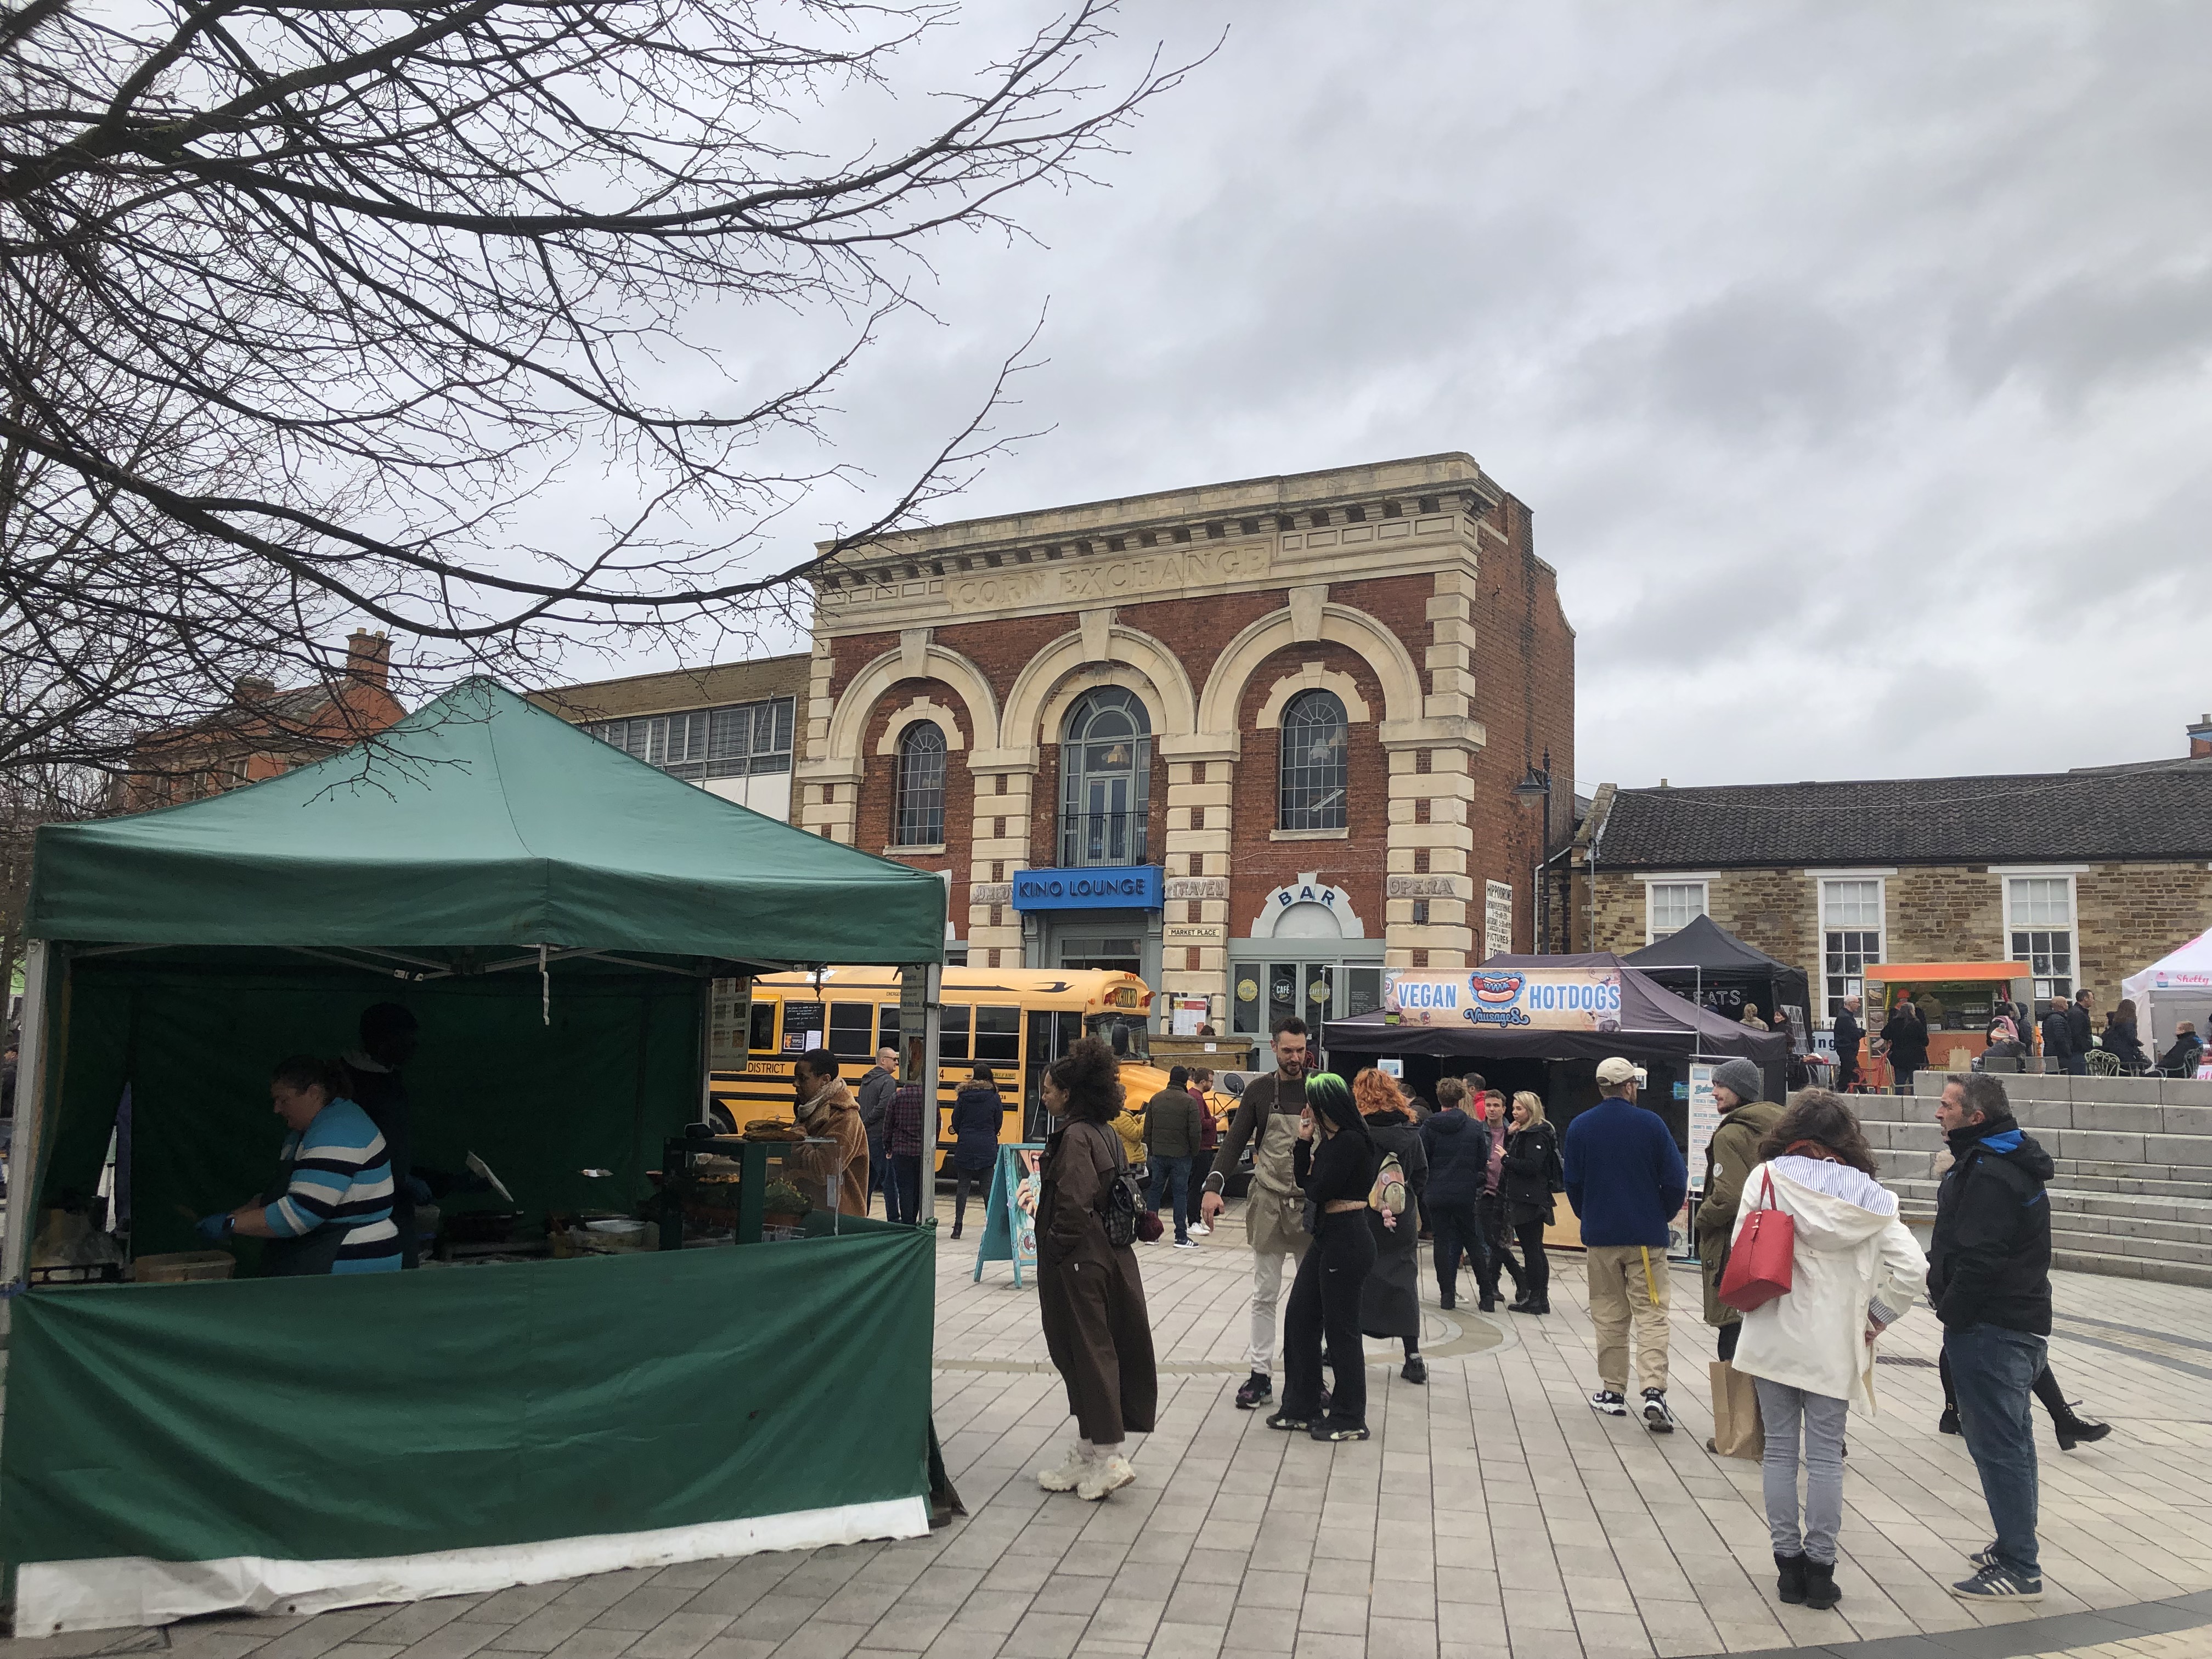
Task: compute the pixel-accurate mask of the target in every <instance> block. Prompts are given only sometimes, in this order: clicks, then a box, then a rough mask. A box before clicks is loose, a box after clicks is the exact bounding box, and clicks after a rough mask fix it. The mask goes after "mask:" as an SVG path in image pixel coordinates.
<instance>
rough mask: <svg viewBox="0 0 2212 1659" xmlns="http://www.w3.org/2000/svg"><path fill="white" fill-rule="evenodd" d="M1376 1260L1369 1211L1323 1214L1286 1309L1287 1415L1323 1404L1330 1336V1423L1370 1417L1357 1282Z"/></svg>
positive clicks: (1299, 1415) (1308, 1414)
mask: <svg viewBox="0 0 2212 1659" xmlns="http://www.w3.org/2000/svg"><path fill="white" fill-rule="evenodd" d="M1374 1266H1375V1235H1374V1233H1373V1232H1372V1231H1370V1229H1369V1227H1368V1225H1367V1216H1366V1212H1364V1211H1346V1212H1345V1213H1343V1214H1341V1215H1324V1216H1322V1218H1321V1232H1320V1235H1319V1236H1318V1237H1316V1238H1315V1240H1314V1242H1313V1243H1312V1244H1311V1245H1310V1247H1308V1249H1307V1250H1306V1253H1305V1259H1304V1261H1300V1262H1299V1263H1298V1276H1297V1280H1296V1282H1295V1283H1293V1284H1292V1285H1291V1300H1290V1304H1289V1305H1288V1306H1287V1307H1285V1309H1284V1310H1283V1414H1284V1415H1285V1416H1286V1417H1290V1418H1292V1419H1304V1418H1310V1417H1312V1416H1313V1415H1314V1414H1315V1411H1316V1407H1318V1406H1319V1405H1320V1403H1321V1360H1322V1344H1323V1343H1324V1342H1326V1343H1327V1345H1328V1368H1329V1370H1331V1371H1332V1372H1334V1374H1335V1379H1336V1389H1335V1392H1334V1393H1333V1394H1332V1395H1330V1396H1329V1405H1328V1415H1329V1419H1330V1420H1331V1421H1332V1422H1336V1423H1345V1424H1358V1425H1360V1426H1361V1427H1363V1428H1364V1427H1365V1426H1366V1423H1367V1352H1366V1348H1365V1346H1364V1343H1363V1341H1362V1339H1361V1337H1360V1334H1359V1287H1360V1286H1361V1285H1364V1284H1365V1283H1366V1282H1367V1275H1368V1273H1370V1271H1371V1270H1372V1269H1373V1268H1374Z"/></svg>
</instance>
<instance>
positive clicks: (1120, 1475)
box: [1075, 1452, 1137, 1504]
mask: <svg viewBox="0 0 2212 1659" xmlns="http://www.w3.org/2000/svg"><path fill="white" fill-rule="evenodd" d="M1136 1478H1137V1472H1136V1470H1134V1469H1133V1468H1130V1467H1129V1460H1128V1459H1127V1458H1126V1457H1124V1456H1122V1455H1121V1454H1120V1453H1119V1452H1116V1453H1115V1454H1114V1455H1113V1456H1111V1457H1101V1458H1097V1459H1096V1460H1094V1461H1093V1462H1091V1463H1089V1464H1086V1465H1085V1468H1084V1471H1083V1478H1082V1479H1081V1480H1079V1481H1077V1482H1076V1483H1075V1495H1076V1496H1077V1497H1078V1498H1081V1499H1082V1500H1083V1501H1084V1502H1085V1503H1086V1504H1096V1503H1097V1502H1098V1500H1099V1499H1100V1498H1103V1497H1105V1496H1106V1494H1107V1493H1108V1492H1119V1491H1120V1490H1121V1488H1122V1487H1124V1486H1127V1485H1128V1484H1129V1483H1130V1482H1131V1481H1132V1480H1135V1479H1136Z"/></svg>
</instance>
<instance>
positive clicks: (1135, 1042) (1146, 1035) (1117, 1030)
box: [1084, 1014, 1152, 1060]
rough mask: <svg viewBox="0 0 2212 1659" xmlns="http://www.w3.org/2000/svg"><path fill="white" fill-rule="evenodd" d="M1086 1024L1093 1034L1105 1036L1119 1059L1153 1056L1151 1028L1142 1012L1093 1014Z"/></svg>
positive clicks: (1145, 1058)
mask: <svg viewBox="0 0 2212 1659" xmlns="http://www.w3.org/2000/svg"><path fill="white" fill-rule="evenodd" d="M1084 1024H1086V1025H1088V1026H1089V1027H1090V1028H1091V1036H1095V1037H1103V1038H1104V1039H1105V1040H1106V1042H1107V1046H1108V1047H1109V1048H1112V1049H1113V1050H1114V1054H1115V1058H1116V1059H1119V1060H1150V1059H1151V1058H1152V1034H1151V1028H1150V1026H1149V1025H1148V1024H1147V1023H1146V1019H1145V1017H1144V1016H1143V1015H1142V1014H1093V1015H1091V1017H1090V1018H1088V1019H1086V1020H1085V1021H1084Z"/></svg>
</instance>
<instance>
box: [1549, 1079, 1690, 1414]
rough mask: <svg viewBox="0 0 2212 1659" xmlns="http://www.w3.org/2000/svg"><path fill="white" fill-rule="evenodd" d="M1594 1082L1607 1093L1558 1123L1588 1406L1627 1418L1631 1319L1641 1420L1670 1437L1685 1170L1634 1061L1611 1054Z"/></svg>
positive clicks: (1687, 1183) (1687, 1180)
mask: <svg viewBox="0 0 2212 1659" xmlns="http://www.w3.org/2000/svg"><path fill="white" fill-rule="evenodd" d="M1597 1080H1598V1084H1599V1086H1601V1088H1603V1089H1604V1090H1605V1091H1606V1097H1605V1098H1604V1099H1603V1100H1601V1101H1600V1102H1598V1103H1597V1104H1596V1105H1595V1106H1592V1107H1590V1108H1589V1109H1587V1110H1585V1111H1583V1113H1581V1114H1580V1115H1578V1116H1577V1117H1576V1119H1575V1121H1573V1122H1572V1123H1571V1124H1569V1125H1568V1126H1567V1139H1566V1149H1565V1165H1566V1188H1567V1202H1568V1203H1569V1204H1570V1205H1571V1206H1573V1207H1574V1212H1575V1215H1576V1217H1577V1219H1579V1220H1580V1222H1581V1223H1582V1232H1583V1259H1584V1261H1585V1263H1586V1264H1587V1267H1588V1269H1589V1307H1590V1323H1591V1325H1592V1326H1593V1327H1595V1330H1596V1334H1597V1373H1598V1383H1599V1388H1598V1391H1597V1392H1596V1393H1595V1394H1594V1395H1591V1396H1590V1405H1591V1407H1593V1408H1594V1409H1595V1410H1597V1411H1600V1412H1602V1413H1604V1414H1605V1415H1606V1416H1607V1417H1626V1416H1627V1415H1628V1399H1627V1395H1628V1358H1629V1355H1628V1340H1629V1327H1630V1324H1631V1323H1632V1322H1633V1324H1634V1326H1635V1330H1636V1381H1637V1384H1638V1387H1639V1388H1641V1389H1643V1392H1644V1427H1646V1428H1648V1429H1650V1431H1652V1432H1653V1433H1654V1434H1669V1433H1672V1432H1673V1431H1674V1414H1673V1413H1671V1412H1669V1411H1668V1409H1667V1301H1668V1297H1667V1229H1668V1224H1669V1223H1671V1222H1672V1221H1673V1220H1674V1217H1675V1215H1676V1214H1677V1213H1678V1212H1680V1209H1681V1207H1682V1200H1683V1199H1684V1198H1686V1196H1688V1194H1689V1188H1690V1178H1689V1171H1688V1170H1687V1169H1686V1167H1685V1166H1684V1164H1683V1162H1682V1151H1681V1148H1680V1147H1679V1146H1675V1144H1674V1132H1673V1131H1672V1130H1671V1129H1669V1128H1668V1127H1667V1125H1666V1124H1665V1122H1663V1121H1662V1120H1661V1119H1660V1117H1659V1115H1658V1114H1656V1112H1647V1111H1645V1110H1644V1109H1643V1108H1642V1107H1640V1106H1638V1104H1637V1103H1636V1096H1637V1091H1638V1090H1639V1089H1640V1088H1642V1087H1643V1085H1644V1068H1643V1067H1642V1066H1636V1065H1632V1064H1631V1063H1630V1062H1629V1061H1627V1060H1623V1059H1621V1058H1620V1056H1619V1055H1617V1054H1616V1055H1613V1056H1612V1057H1610V1058H1608V1059H1606V1060H1600V1061H1599V1062H1598V1067H1597ZM1655 1252H1656V1255H1655V1254H1654V1253H1655Z"/></svg>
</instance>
